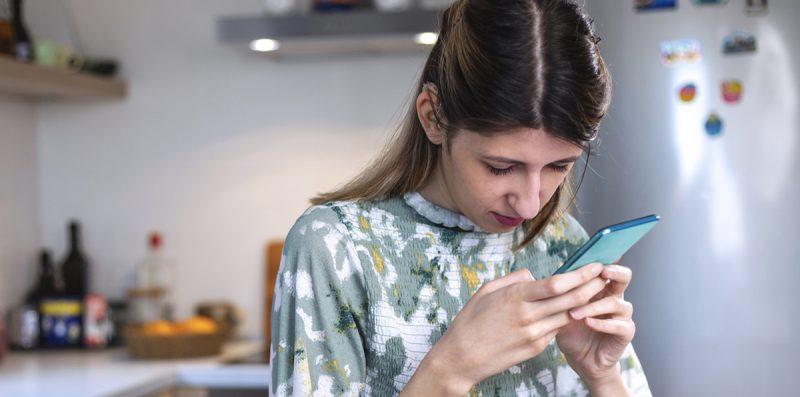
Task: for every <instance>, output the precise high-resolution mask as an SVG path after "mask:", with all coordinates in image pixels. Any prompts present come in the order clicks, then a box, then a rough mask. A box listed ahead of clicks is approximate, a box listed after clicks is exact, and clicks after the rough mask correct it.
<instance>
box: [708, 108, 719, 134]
mask: <svg viewBox="0 0 800 397" xmlns="http://www.w3.org/2000/svg"><path fill="white" fill-rule="evenodd" d="M706 134H708V136H719V135H720V134H722V119H721V118H720V117H719V115H718V114H716V113H711V114H710V115H709V116H708V119H707V120H706Z"/></svg>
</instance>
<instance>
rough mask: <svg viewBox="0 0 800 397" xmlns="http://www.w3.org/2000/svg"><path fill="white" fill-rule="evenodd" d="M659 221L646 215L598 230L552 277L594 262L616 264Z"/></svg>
mask: <svg viewBox="0 0 800 397" xmlns="http://www.w3.org/2000/svg"><path fill="white" fill-rule="evenodd" d="M660 219H661V217H660V216H658V215H648V216H644V217H641V218H636V219H632V220H629V221H626V222H622V223H618V224H616V225H611V226H608V227H605V228H603V229H600V231H598V232H597V233H595V234H594V236H592V238H590V239H589V241H587V242H586V243H584V244H583V245H582V246H581V247H580V248H578V250H577V251H575V252H573V253H572V255H570V257H569V258H567V260H566V261H565V262H564V264H563V265H561V267H559V268H558V270H556V272H555V273H553V275H554V276H555V275H556V274H562V273H566V272H569V271H572V270H575V269H580V268H581V267H583V266H586V265H588V264H590V263H594V262H600V263H602V264H605V265H610V264H612V263H614V262H616V261H617V260H619V258H621V257H622V255H624V254H625V252H627V251H628V250H629V249H630V248H631V247H633V245H634V244H636V242H637V241H639V240H640V239H641V238H642V237H644V235H645V234H647V232H649V231H650V230H651V229H652V228H653V227H654V226H655V225H656V223H658V221H659V220H660Z"/></svg>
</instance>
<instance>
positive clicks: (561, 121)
mask: <svg viewBox="0 0 800 397" xmlns="http://www.w3.org/2000/svg"><path fill="white" fill-rule="evenodd" d="M598 42H599V39H598V38H597V36H595V34H594V32H593V30H592V21H591V19H589V18H588V16H586V15H585V14H584V13H583V11H582V10H581V8H580V7H579V6H578V5H577V4H575V3H573V2H572V1H568V0H456V1H455V2H454V3H453V4H452V5H451V6H450V7H448V8H447V9H445V10H444V11H443V13H442V16H441V20H440V32H439V39H438V40H437V42H436V44H435V45H434V46H433V48H432V49H431V52H430V54H429V56H428V59H427V61H426V62H425V67H424V69H423V70H422V74H421V76H420V79H419V81H418V82H417V84H416V89H415V91H414V94H413V97H412V100H411V101H410V106H409V108H408V111H407V113H406V115H405V118H404V119H403V122H402V123H401V125H400V126H399V128H398V129H397V130H396V131H395V134H394V136H393V137H392V138H391V139H390V140H389V142H388V143H387V144H386V146H385V147H384V148H383V150H382V151H381V153H380V154H379V155H378V157H377V158H376V159H375V160H374V161H373V162H372V164H370V165H369V166H368V167H367V168H365V169H364V170H363V171H362V172H361V174H359V175H358V176H356V177H355V178H354V179H353V180H351V181H350V182H348V183H347V184H345V185H343V186H342V187H340V188H338V189H336V190H334V191H332V192H328V193H323V194H320V195H319V196H317V197H314V198H313V199H312V200H311V203H312V204H314V205H317V204H322V203H326V202H329V201H335V200H356V201H358V200H380V199H385V198H390V197H397V196H401V195H403V194H404V193H406V192H409V191H414V190H417V189H420V188H421V187H423V186H424V185H425V183H427V181H428V179H429V177H430V176H431V174H432V171H433V169H434V167H436V166H437V164H438V161H439V156H440V152H439V151H440V150H441V147H440V146H438V145H435V144H433V143H432V142H431V141H430V140H429V139H428V138H427V136H426V134H425V130H424V129H423V127H422V124H421V123H420V121H419V118H418V115H417V108H416V101H415V100H413V99H415V98H416V97H417V96H419V94H420V93H421V92H422V90H423V89H424V86H425V85H426V83H432V84H433V85H434V86H435V87H436V89H437V91H438V92H437V94H438V95H437V97H438V103H437V104H436V106H434V110H435V111H434V114H435V115H436V119H437V121H438V124H439V125H440V126H441V127H442V130H443V131H444V133H445V137H446V139H445V144H444V146H445V150H448V149H449V147H448V144H447V142H448V141H450V140H452V138H453V137H454V136H455V134H456V133H457V132H458V131H459V130H462V129H466V130H470V131H475V132H478V133H481V134H495V133H502V132H503V131H507V130H508V129H512V128H518V127H527V128H534V129H544V130H545V131H547V133H549V134H550V135H552V136H554V137H556V138H559V139H563V140H564V141H567V142H570V143H573V144H576V145H578V146H581V147H582V148H584V151H585V152H586V154H587V159H586V167H588V158H589V156H590V154H591V143H592V141H594V139H595V138H596V136H597V132H598V127H599V124H600V121H601V120H602V118H603V117H604V116H605V114H606V111H607V109H608V105H609V101H610V97H611V77H610V75H609V73H608V71H607V70H606V67H605V63H604V62H603V59H602V57H601V56H600V51H599V49H598V46H597V43H598ZM586 167H584V170H583V173H582V175H581V181H582V180H583V175H585V173H586ZM572 186H573V183H572V180H571V178H566V179H565V181H564V183H562V184H561V186H559V187H558V189H556V191H555V193H554V194H553V197H552V198H551V199H550V200H549V201H548V202H547V203H546V204H545V205H544V207H543V208H542V209H541V210H540V211H539V214H538V215H536V217H534V219H531V220H528V221H525V222H524V223H523V227H524V230H525V237H524V238H523V240H522V242H521V243H520V244H518V245H517V247H515V249H518V248H519V247H522V246H524V245H526V244H527V243H528V242H530V241H531V240H533V239H534V238H535V237H536V236H537V235H538V234H539V233H540V232H541V231H542V230H543V229H544V227H545V226H547V224H548V223H549V222H551V221H552V220H554V219H556V218H558V217H560V216H562V215H563V213H564V212H565V211H567V210H568V209H569V208H570V207H571V206H572V204H573V202H574V198H575V191H574V190H577V189H574V190H573V188H572ZM578 187H580V183H579V184H578Z"/></svg>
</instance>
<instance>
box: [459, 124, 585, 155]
mask: <svg viewBox="0 0 800 397" xmlns="http://www.w3.org/2000/svg"><path fill="white" fill-rule="evenodd" d="M458 135H459V136H461V137H462V138H463V139H461V143H462V144H463V146H462V148H463V149H466V150H469V151H472V152H474V153H476V154H478V155H481V156H491V157H504V158H508V159H513V160H516V161H519V162H525V163H538V162H553V161H558V160H562V159H565V158H568V157H575V156H579V155H580V154H581V153H582V152H583V149H582V148H581V147H580V146H578V145H576V144H574V143H572V142H568V141H565V140H563V139H560V138H558V137H555V136H553V135H552V134H549V133H547V132H546V131H545V130H544V129H534V128H526V127H520V128H514V129H509V130H506V131H501V132H497V133H492V134H478V133H475V132H472V131H463V133H459V134H458Z"/></svg>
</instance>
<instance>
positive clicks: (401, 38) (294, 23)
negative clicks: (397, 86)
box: [217, 9, 441, 54]
mask: <svg viewBox="0 0 800 397" xmlns="http://www.w3.org/2000/svg"><path fill="white" fill-rule="evenodd" d="M440 12H441V10H422V9H412V10H408V11H397V12H380V11H375V10H359V11H339V12H315V13H309V14H299V15H298V14H295V15H287V16H244V17H226V18H222V19H220V20H218V21H217V33H218V36H219V38H220V40H222V41H225V42H234V43H249V42H250V41H253V40H257V39H262V38H269V39H273V40H278V41H279V42H280V48H279V49H278V50H277V51H275V53H276V54H310V53H336V52H340V53H341V52H399V51H411V50H427V49H430V46H427V45H423V44H418V43H415V42H414V40H413V37H414V35H415V34H417V33H423V32H438V31H439V28H438V25H439V14H440Z"/></svg>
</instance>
